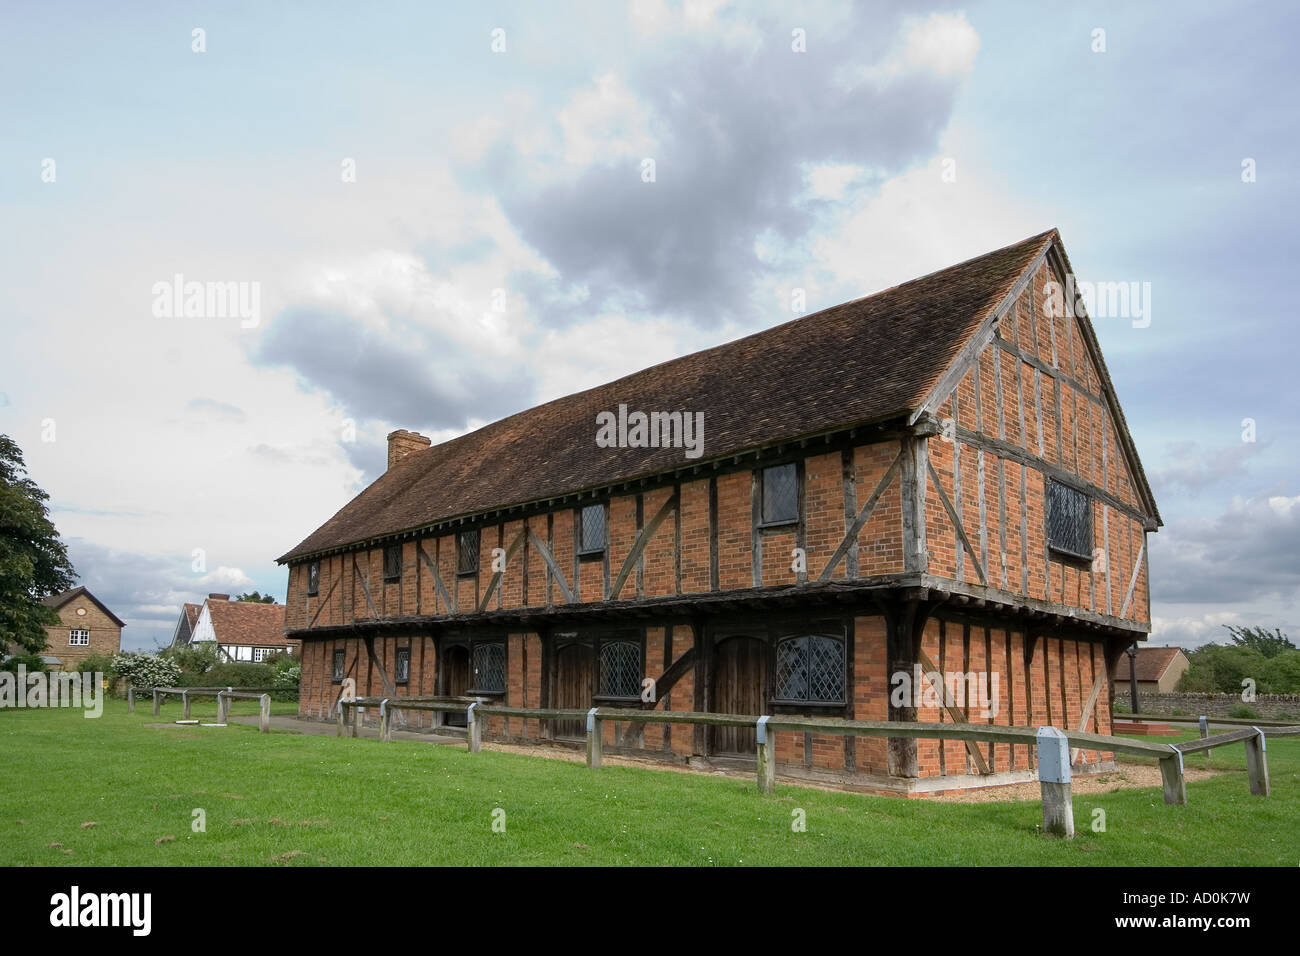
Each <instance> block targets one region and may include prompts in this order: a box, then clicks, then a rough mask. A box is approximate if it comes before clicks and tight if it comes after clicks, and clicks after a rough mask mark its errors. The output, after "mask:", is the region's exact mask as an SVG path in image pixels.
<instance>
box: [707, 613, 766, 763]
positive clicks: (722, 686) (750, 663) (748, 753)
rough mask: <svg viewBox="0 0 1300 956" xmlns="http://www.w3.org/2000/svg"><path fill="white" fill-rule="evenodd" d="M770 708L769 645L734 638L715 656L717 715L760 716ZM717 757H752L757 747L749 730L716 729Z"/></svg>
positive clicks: (751, 731) (715, 653) (714, 705)
mask: <svg viewBox="0 0 1300 956" xmlns="http://www.w3.org/2000/svg"><path fill="white" fill-rule="evenodd" d="M766 707H767V645H766V644H765V643H763V642H762V641H760V640H758V639H756V638H752V637H733V638H729V639H727V640H725V641H723V642H722V643H721V644H719V645H718V646H717V647H716V648H714V652H713V706H712V707H711V708H710V709H711V710H712V711H713V713H715V714H752V715H754V716H761V715H762V714H764V713H766ZM710 729H711V730H712V731H713V747H712V752H713V753H715V754H727V755H735V754H740V755H742V756H745V757H753V756H754V752H755V750H756V749H757V747H758V738H757V736H756V734H755V732H754V731H753V730H752V729H750V728H748V727H713V728H710Z"/></svg>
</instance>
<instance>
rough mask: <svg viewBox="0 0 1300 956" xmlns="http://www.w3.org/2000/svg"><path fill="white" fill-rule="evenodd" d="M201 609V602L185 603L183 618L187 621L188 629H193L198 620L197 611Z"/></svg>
mask: <svg viewBox="0 0 1300 956" xmlns="http://www.w3.org/2000/svg"><path fill="white" fill-rule="evenodd" d="M202 610H203V605H202V604H186V605H185V620H186V621H188V622H189V625H190V630H191V631H193V630H194V625H195V624H197V623H198V622H199V612H200V611H202Z"/></svg>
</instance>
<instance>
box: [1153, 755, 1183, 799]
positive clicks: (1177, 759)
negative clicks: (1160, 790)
mask: <svg viewBox="0 0 1300 956" xmlns="http://www.w3.org/2000/svg"><path fill="white" fill-rule="evenodd" d="M1160 781H1161V783H1163V784H1164V788H1165V803H1169V804H1173V805H1175V806H1182V805H1183V804H1185V803H1187V778H1186V777H1185V776H1183V754H1182V751H1178V752H1175V753H1172V754H1170V755H1169V756H1168V757H1161V758H1160Z"/></svg>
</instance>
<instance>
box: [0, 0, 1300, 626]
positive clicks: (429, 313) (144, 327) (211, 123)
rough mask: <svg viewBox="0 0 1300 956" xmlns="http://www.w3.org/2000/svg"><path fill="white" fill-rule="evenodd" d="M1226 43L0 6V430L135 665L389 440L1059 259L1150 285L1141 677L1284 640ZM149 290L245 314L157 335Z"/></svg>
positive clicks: (1276, 145) (359, 11) (1227, 26)
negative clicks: (920, 285)
mask: <svg viewBox="0 0 1300 956" xmlns="http://www.w3.org/2000/svg"><path fill="white" fill-rule="evenodd" d="M112 6H113V7H114V8H116V7H118V6H122V5H112ZM1224 6H1225V5H1216V4H1208V3H1207V4H1198V3H1178V4H1177V5H1176V7H1170V8H1167V9H1165V10H1162V9H1159V8H1158V7H1157V6H1156V5H1154V4H1152V5H1136V4H1127V3H1108V4H1088V3H1075V4H1069V5H1064V4H1010V3H1007V4H998V3H987V4H970V5H965V6H959V5H949V4H938V5H934V6H933V7H926V6H925V5H924V4H922V3H847V2H825V3H787V2H783V3H773V4H770V5H763V4H757V3H746V4H743V5H741V4H727V3H721V2H715V0H708V2H686V3H678V2H668V0H648V2H633V3H627V4H615V3H587V4H574V5H569V6H563V5H558V4H557V5H551V4H548V5H546V7H545V8H544V9H545V10H546V11H547V12H546V15H545V16H544V17H543V16H539V14H538V11H539V10H541V9H543V8H542V7H539V6H538V5H536V4H527V3H521V4H518V5H512V4H493V3H480V4H465V5H457V6H455V7H453V6H452V5H445V7H444V6H443V5H433V4H425V3H410V4H405V3H374V4H364V5H363V4H359V3H357V4H316V3H313V4H306V3H303V4H292V3H283V4H257V3H254V4H247V5H244V4H234V3H231V4H221V5H215V4H213V5H208V4H193V5H190V4H185V3H168V4H156V5H146V4H135V5H131V6H130V8H129V9H123V10H119V9H112V10H111V11H110V10H108V9H105V5H101V4H96V3H84V4H72V3H49V4H41V5H26V6H24V7H22V8H18V7H17V6H9V7H6V8H5V10H4V11H3V12H2V13H0V117H3V121H4V122H3V135H0V283H3V289H4V295H3V299H2V300H0V322H2V323H3V337H2V338H0V432H3V433H7V434H10V435H12V436H13V437H14V438H15V440H16V441H18V443H19V444H20V445H21V447H22V448H23V449H24V451H25V453H26V456H27V461H28V465H29V468H30V471H31V474H32V476H33V477H34V478H35V479H36V481H37V482H38V483H39V484H40V485H41V486H42V487H44V488H45V489H46V490H47V491H49V493H50V495H51V505H52V510H53V517H54V519H55V522H56V524H57V526H58V528H59V530H60V532H61V533H62V534H63V536H64V537H65V538H66V539H67V541H68V542H69V547H70V551H71V554H72V557H73V559H74V562H75V564H76V568H77V571H78V572H79V573H80V575H81V580H82V583H84V584H86V585H87V586H89V587H90V588H91V589H92V590H93V591H94V592H95V593H96V594H97V595H98V596H100V597H101V598H102V599H104V600H105V601H106V602H107V603H108V604H109V605H110V606H111V607H112V608H114V609H115V610H116V611H117V613H118V614H119V615H121V616H122V617H123V618H125V619H126V621H127V622H128V624H129V627H128V628H127V630H126V631H125V632H124V634H125V640H126V643H127V644H128V646H131V647H137V648H149V647H153V646H154V645H156V644H157V643H159V642H162V641H166V640H168V639H170V635H171V629H172V627H173V625H174V622H175V620H176V615H177V613H178V610H179V607H180V604H181V603H182V602H183V601H185V600H194V599H196V598H199V597H201V596H202V595H203V594H206V593H207V592H208V591H212V590H221V591H231V590H234V591H238V590H243V589H252V588H256V589H259V590H262V591H264V592H265V591H270V592H272V593H273V594H275V595H276V596H277V597H278V598H279V599H281V600H283V597H284V588H285V579H286V575H285V571H284V570H283V569H281V568H279V567H277V566H276V565H275V563H274V557H275V556H276V555H278V554H281V553H283V552H284V551H286V550H288V549H289V548H290V547H291V546H293V545H294V544H296V543H297V542H298V541H299V540H301V539H302V538H303V537H305V536H306V535H307V534H308V533H309V532H310V531H312V530H313V529H314V528H316V527H317V526H318V525H319V524H321V522H322V521H323V520H324V519H326V518H327V517H329V515H331V514H333V513H334V512H335V511H336V510H337V509H338V508H339V507H340V506H342V505H343V504H344V503H345V502H346V501H347V500H349V499H350V498H351V497H352V496H353V495H355V494H356V493H357V492H358V491H359V490H360V489H361V488H363V487H364V486H365V485H366V484H367V483H368V482H369V481H370V480H372V479H373V478H374V477H375V476H376V475H377V474H378V473H379V472H380V471H382V469H383V467H384V436H385V435H386V433H387V432H388V431H390V430H392V429H393V428H396V427H405V428H411V429H414V430H419V431H422V432H424V433H425V434H428V435H431V436H433V437H434V439H435V440H440V439H443V438H447V437H451V436H453V435H456V434H459V433H461V432H464V431H466V430H468V429H471V428H474V427H477V426H479V425H481V424H484V423H486V422H489V421H492V420H494V419H496V418H499V417H501V416H502V415H505V414H508V413H511V412H514V411H518V410H520V409H522V408H525V407H528V406H529V405H532V404H536V403H537V402H540V401H544V400H547V399H550V398H554V397H556V396H559V395H562V394H565V393H568V392H571V391H574V390H577V389H579V388H584V387H587V386H591V385H596V384H599V383H600V382H602V381H606V380H608V379H610V378H613V377H616V376H619V375H621V374H625V373H627V372H630V371H633V370H635V369H638V368H642V367H645V366H647V365H650V364H653V363H655V362H659V361H662V360H665V359H668V358H671V357H674V356H677V355H681V354H684V353H686V352H689V351H693V350H696V349H698V348H702V347H706V346H709V345H713V344H717V343H719V342H723V341H726V340H729V339H732V338H735V337H737V336H739V335H742V334H745V333H748V332H752V331H755V330H758V329H762V328H765V327H768V326H771V325H773V324H776V323H778V322H781V321H784V320H786V319H788V318H790V317H791V306H790V302H791V298H790V296H791V290H792V289H795V288H802V289H805V290H806V295H807V310H808V311H815V310H817V309H819V308H822V307H825V306H828V305H833V304H835V303H837V302H840V301H844V300H846V299H849V298H854V297H857V296H860V295H864V294H867V293H869V292H872V291H874V290H878V289H881V288H884V287H887V286H889V285H892V284H894V283H896V282H899V281H902V280H905V279H908V278H911V277H914V276H917V275H921V274H923V273H926V272H929V271H932V270H934V269H937V268H941V267H943V266H945V265H949V264H951V263H953V262H956V261H959V260H961V259H964V258H968V257H970V256H973V255H977V254H979V253H981V252H985V251H988V250H990V249H993V248H996V247H999V246H1002V245H1006V244H1008V243H1010V242H1014V241H1016V240H1019V239H1022V238H1024V237H1026V236H1029V235H1032V234H1034V233H1037V232H1040V231H1042V230H1043V229H1046V228H1049V227H1051V226H1057V227H1059V228H1060V229H1061V232H1062V236H1063V238H1064V241H1065V244H1066V248H1067V249H1068V251H1069V254H1070V257H1071V260H1072V262H1073V264H1074V267H1075V269H1076V270H1077V271H1078V274H1079V276H1080V278H1081V279H1085V280H1092V281H1136V282H1142V283H1150V290H1151V292H1150V306H1151V322H1150V324H1149V325H1148V326H1146V327H1134V324H1133V323H1132V322H1131V321H1129V320H1127V319H1104V320H1103V319H1098V321H1097V332H1098V335H1099V337H1100V340H1101V343H1102V348H1103V350H1104V352H1105V354H1106V356H1107V360H1108V362H1109V364H1110V368H1111V372H1112V375H1113V377H1114V380H1115V384H1116V388H1117V390H1118V392H1119V396H1120V400H1121V402H1122V403H1123V405H1124V408H1125V411H1126V414H1127V417H1128V421H1129V424H1130V427H1131V429H1132V431H1133V433H1134V435H1135V438H1136V440H1137V443H1138V447H1139V449H1140V450H1141V452H1142V455H1143V459H1144V462H1145V464H1146V468H1147V471H1148V473H1149V474H1150V476H1151V478H1152V482H1153V485H1154V487H1155V492H1156V495H1157V499H1158V502H1159V504H1160V507H1161V511H1162V514H1163V517H1164V519H1165V523H1166V526H1165V528H1164V529H1163V530H1162V531H1161V532H1160V533H1159V534H1158V535H1156V536H1155V537H1154V540H1153V546H1152V569H1153V585H1152V587H1153V610H1154V615H1155V642H1157V643H1165V642H1170V643H1179V644H1184V645H1188V646H1191V645H1195V644H1199V643H1203V642H1204V641H1206V640H1210V639H1214V638H1215V637H1218V638H1219V639H1222V628H1221V627H1220V626H1219V625H1221V624H1223V623H1247V624H1256V623H1258V624H1266V625H1270V626H1272V625H1278V626H1281V627H1283V628H1284V629H1285V630H1288V631H1290V632H1291V633H1292V635H1293V636H1295V635H1296V634H1300V610H1297V608H1296V604H1295V599H1296V597H1297V590H1298V587H1300V474H1298V473H1297V472H1298V470H1297V468H1296V464H1297V456H1296V452H1295V449H1296V447H1297V446H1296V443H1297V439H1298V438H1300V434H1298V428H1297V422H1296V416H1295V410H1296V408H1297V407H1300V403H1298V402H1297V398H1298V397H1300V384H1298V383H1297V376H1296V374H1295V372H1294V368H1295V357H1294V351H1295V344H1296V342H1297V338H1298V334H1297V331H1296V318H1297V316H1296V314H1295V308H1294V306H1293V305H1292V304H1291V302H1290V300H1289V299H1287V298H1286V297H1285V296H1284V297H1282V299H1281V300H1280V302H1279V299H1278V295H1277V290H1279V289H1282V290H1285V288H1287V287H1288V285H1289V280H1290V278H1291V274H1292V272H1293V271H1294V270H1293V268H1290V267H1291V262H1290V259H1291V257H1292V256H1293V255H1294V250H1295V246H1296V242H1295V239H1296V229H1295V226H1294V223H1293V218H1294V217H1293V212H1294V210H1295V209H1296V208H1297V198H1298V197H1297V195H1296V193H1297V186H1296V177H1295V176H1294V170H1295V168H1296V166H1297V159H1298V157H1297V155H1296V152H1297V149H1296V147H1297V143H1300V131H1298V130H1297V116H1298V114H1297V111H1296V110H1295V109H1294V104H1293V103H1292V102H1291V97H1292V95H1293V91H1294V89H1295V87H1296V85H1297V84H1296V79H1297V77H1296V73H1297V70H1296V67H1295V65H1294V56H1293V51H1292V50H1291V43H1292V38H1293V37H1294V36H1295V35H1296V34H1297V27H1298V26H1300V24H1298V23H1297V20H1300V16H1297V14H1296V13H1295V12H1294V11H1290V10H1287V9H1285V8H1284V7H1283V6H1282V5H1278V6H1277V7H1276V8H1275V7H1273V6H1269V5H1265V4H1258V5H1255V4H1234V5H1231V8H1230V9H1224ZM1174 13H1176V15H1173V14H1174ZM196 31H198V32H196ZM799 48H802V49H799ZM647 159H651V160H653V163H654V166H653V173H654V176H653V182H646V181H645V180H646V175H645V172H646V165H645V160H647ZM1243 164H1245V166H1246V167H1249V168H1250V169H1253V171H1254V176H1253V180H1254V181H1243V178H1244V179H1251V178H1252V177H1251V176H1246V177H1243V168H1244V167H1243ZM1288 170H1291V171H1292V172H1288ZM945 173H947V174H948V175H945ZM178 275H179V276H182V277H184V278H183V280H182V281H186V282H189V281H199V282H213V283H217V282H220V283H240V284H241V285H240V286H238V287H237V289H238V290H239V291H241V292H243V293H244V294H245V296H246V298H245V299H244V300H243V304H244V305H245V306H247V307H246V308H244V309H242V310H241V309H239V308H235V307H234V304H233V303H232V305H231V306H230V307H228V308H226V309H224V310H221V309H214V310H213V311H214V312H217V313H219V314H209V315H205V316H193V315H191V316H189V317H186V316H185V314H184V310H183V309H182V310H181V312H180V314H168V306H169V305H170V304H171V303H170V297H169V296H168V295H165V294H164V293H163V292H162V291H161V290H162V289H164V288H166V287H168V286H169V285H170V284H171V283H173V282H174V281H175V277H176V276H178ZM254 288H255V289H256V293H257V298H256V299H255V300H254V299H253V298H251V296H252V294H253V290H254ZM254 305H255V306H256V308H254V307H253V306H254ZM1288 409H1291V411H1288ZM1245 419H1252V420H1253V422H1254V434H1253V439H1254V440H1252V441H1247V440H1243V431H1244V428H1243V420H1245ZM1245 437H1247V438H1249V437H1252V436H1250V435H1246V436H1245Z"/></svg>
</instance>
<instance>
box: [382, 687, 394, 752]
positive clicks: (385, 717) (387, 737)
mask: <svg viewBox="0 0 1300 956" xmlns="http://www.w3.org/2000/svg"><path fill="white" fill-rule="evenodd" d="M379 742H380V743H381V744H388V743H392V742H393V709H392V708H391V707H389V706H388V698H387V697H385V698H384V699H383V700H381V701H380V702H379Z"/></svg>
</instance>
